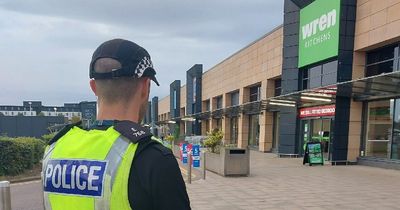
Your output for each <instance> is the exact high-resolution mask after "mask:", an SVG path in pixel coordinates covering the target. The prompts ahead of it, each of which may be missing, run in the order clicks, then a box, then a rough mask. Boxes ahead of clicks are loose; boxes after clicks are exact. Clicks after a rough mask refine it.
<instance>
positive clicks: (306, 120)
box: [299, 105, 335, 160]
mask: <svg viewBox="0 0 400 210" xmlns="http://www.w3.org/2000/svg"><path fill="white" fill-rule="evenodd" d="M299 118H300V129H301V130H300V145H301V148H299V150H300V151H301V153H304V150H305V145H306V144H307V142H320V143H321V144H322V150H323V153H324V159H325V160H331V147H332V146H331V143H332V141H334V139H333V136H332V135H331V133H332V131H333V126H334V125H335V105H326V106H317V107H310V108H302V109H299Z"/></svg>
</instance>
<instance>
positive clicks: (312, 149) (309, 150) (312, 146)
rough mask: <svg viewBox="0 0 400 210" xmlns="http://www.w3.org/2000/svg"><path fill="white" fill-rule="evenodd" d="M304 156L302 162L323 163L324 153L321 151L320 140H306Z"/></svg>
mask: <svg viewBox="0 0 400 210" xmlns="http://www.w3.org/2000/svg"><path fill="white" fill-rule="evenodd" d="M304 158H305V160H304V161H303V164H305V163H309V164H310V165H313V164H320V165H324V153H323V151H322V144H321V142H308V143H307V146H306V151H305V155H304Z"/></svg>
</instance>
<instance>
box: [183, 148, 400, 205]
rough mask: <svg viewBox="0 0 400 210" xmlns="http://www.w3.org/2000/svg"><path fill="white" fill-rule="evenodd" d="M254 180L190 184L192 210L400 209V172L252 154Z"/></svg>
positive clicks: (217, 179)
mask: <svg viewBox="0 0 400 210" xmlns="http://www.w3.org/2000/svg"><path fill="white" fill-rule="evenodd" d="M250 156H251V160H250V162H251V163H250V165H251V167H250V168H251V169H250V173H251V174H250V176H249V177H221V176H219V175H217V174H215V173H212V172H207V177H206V180H197V181H194V182H193V183H192V184H187V189H188V193H189V196H190V199H191V206H192V209H194V210H197V209H315V210H317V209H341V210H345V209H400V194H399V193H398V191H399V189H400V171H398V170H390V169H381V168H374V167H368V166H358V165H351V166H331V165H329V164H327V165H324V166H312V167H310V166H303V165H302V159H300V158H293V159H291V158H278V157H277V156H276V155H275V154H271V153H261V152H257V151H251V152H250Z"/></svg>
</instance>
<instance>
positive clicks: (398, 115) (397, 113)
mask: <svg viewBox="0 0 400 210" xmlns="http://www.w3.org/2000/svg"><path fill="white" fill-rule="evenodd" d="M394 108H395V109H394V117H393V118H394V119H393V140H392V149H391V153H392V154H391V158H392V159H400V99H396V100H395V105H394Z"/></svg>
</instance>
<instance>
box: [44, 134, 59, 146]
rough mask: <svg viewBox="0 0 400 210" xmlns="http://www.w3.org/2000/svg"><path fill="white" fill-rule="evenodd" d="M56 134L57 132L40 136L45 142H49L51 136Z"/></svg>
mask: <svg viewBox="0 0 400 210" xmlns="http://www.w3.org/2000/svg"><path fill="white" fill-rule="evenodd" d="M56 134H57V132H54V133H49V134H44V135H43V136H42V140H43V141H44V142H45V143H46V144H47V143H49V141H50V140H52V139H53V137H54V136H55V135H56Z"/></svg>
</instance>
